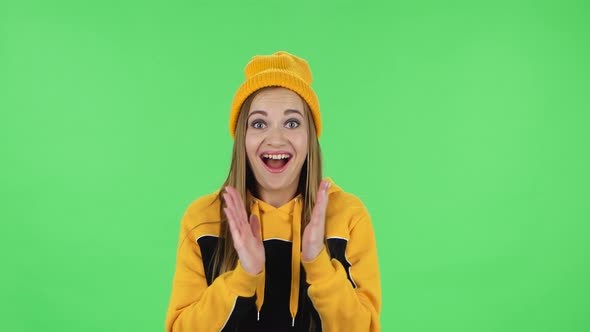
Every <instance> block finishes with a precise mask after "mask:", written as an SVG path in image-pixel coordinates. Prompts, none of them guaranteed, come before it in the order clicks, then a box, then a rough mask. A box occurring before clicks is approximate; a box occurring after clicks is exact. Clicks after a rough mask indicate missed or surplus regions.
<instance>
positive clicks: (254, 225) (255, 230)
mask: <svg viewBox="0 0 590 332" xmlns="http://www.w3.org/2000/svg"><path fill="white" fill-rule="evenodd" d="M250 228H251V229H252V234H254V237H255V238H256V240H258V241H262V239H261V238H260V222H259V221H258V217H257V216H256V215H255V214H253V215H251V216H250Z"/></svg>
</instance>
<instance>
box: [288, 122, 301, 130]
mask: <svg viewBox="0 0 590 332" xmlns="http://www.w3.org/2000/svg"><path fill="white" fill-rule="evenodd" d="M297 127H299V121H297V120H289V121H287V128H289V129H294V128H297Z"/></svg>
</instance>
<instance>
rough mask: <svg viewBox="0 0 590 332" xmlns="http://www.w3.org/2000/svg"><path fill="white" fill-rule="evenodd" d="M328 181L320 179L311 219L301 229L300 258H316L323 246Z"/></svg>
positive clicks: (305, 259)
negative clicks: (302, 229)
mask: <svg viewBox="0 0 590 332" xmlns="http://www.w3.org/2000/svg"><path fill="white" fill-rule="evenodd" d="M329 187H330V182H328V181H322V182H321V183H320V188H319V189H318V195H317V198H318V200H317V202H316V203H315V206H314V207H313V211H312V213H311V220H310V221H309V224H308V225H307V226H306V227H305V230H304V231H303V237H302V239H301V246H302V254H301V258H302V259H303V260H304V261H306V262H309V261H312V260H313V259H314V258H316V257H317V256H318V255H319V253H320V252H321V251H322V248H323V247H324V236H325V233H326V207H327V206H328V188H329Z"/></svg>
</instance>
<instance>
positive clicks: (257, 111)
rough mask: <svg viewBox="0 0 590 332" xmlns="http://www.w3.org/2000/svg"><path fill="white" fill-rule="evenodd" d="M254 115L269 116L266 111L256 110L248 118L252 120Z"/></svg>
mask: <svg viewBox="0 0 590 332" xmlns="http://www.w3.org/2000/svg"><path fill="white" fill-rule="evenodd" d="M254 114H262V115H264V116H268V113H266V112H265V111H260V110H256V111H252V112H250V114H249V115H248V118H250V117H251V116H252V115H254Z"/></svg>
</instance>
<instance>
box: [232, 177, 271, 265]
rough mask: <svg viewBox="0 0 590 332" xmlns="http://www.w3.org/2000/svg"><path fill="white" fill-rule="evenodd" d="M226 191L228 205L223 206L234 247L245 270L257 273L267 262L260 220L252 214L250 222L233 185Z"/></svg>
mask: <svg viewBox="0 0 590 332" xmlns="http://www.w3.org/2000/svg"><path fill="white" fill-rule="evenodd" d="M225 191H226V192H225V193H224V194H223V198H224V199H225V203H226V205H227V207H225V208H223V211H225V215H226V216H227V221H228V224H229V230H230V232H231V236H232V239H233V241H234V248H236V251H237V253H238V257H239V259H240V264H241V265H242V267H243V268H244V270H246V272H248V273H250V274H253V275H256V274H258V273H260V272H262V268H263V267H264V263H265V255H264V244H263V243H262V239H261V238H260V222H259V221H258V218H257V217H256V216H255V215H251V216H250V223H248V215H247V213H246V208H245V205H244V202H243V201H242V197H241V196H240V194H239V193H238V192H237V191H236V190H235V189H234V188H233V187H231V186H227V187H226V188H225Z"/></svg>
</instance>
